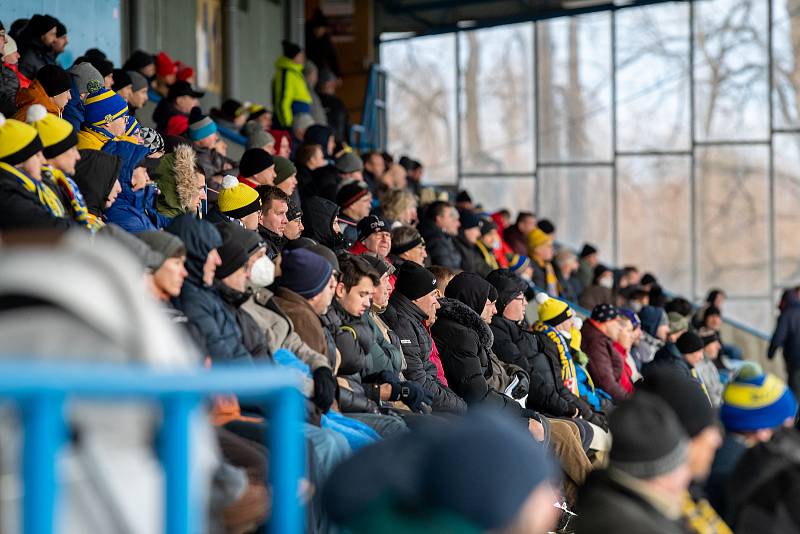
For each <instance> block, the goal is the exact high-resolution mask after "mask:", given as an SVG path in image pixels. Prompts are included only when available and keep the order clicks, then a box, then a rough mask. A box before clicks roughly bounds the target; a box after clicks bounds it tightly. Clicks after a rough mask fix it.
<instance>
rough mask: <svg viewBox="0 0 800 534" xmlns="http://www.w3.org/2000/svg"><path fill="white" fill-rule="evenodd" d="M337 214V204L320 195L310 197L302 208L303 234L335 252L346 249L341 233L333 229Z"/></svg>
mask: <svg viewBox="0 0 800 534" xmlns="http://www.w3.org/2000/svg"><path fill="white" fill-rule="evenodd" d="M338 215H339V206H337V205H336V204H335V203H334V202H331V201H330V200H327V199H324V198H322V197H311V198H310V199H308V201H306V207H304V208H303V227H304V230H303V236H305V237H310V238H311V239H313V240H314V241H316V242H317V243H319V244H320V245H325V246H326V247H328V248H329V249H331V250H333V251H334V252H335V253H337V254H338V253H339V252H340V251H342V250H346V249H347V243H345V242H344V238H343V237H342V234H339V233H335V232H334V231H333V223H334V221H335V220H336V217H337V216H338Z"/></svg>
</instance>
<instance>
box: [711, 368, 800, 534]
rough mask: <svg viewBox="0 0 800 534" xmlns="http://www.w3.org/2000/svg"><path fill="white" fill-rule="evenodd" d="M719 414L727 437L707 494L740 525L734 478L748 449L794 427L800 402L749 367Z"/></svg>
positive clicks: (781, 385)
mask: <svg viewBox="0 0 800 534" xmlns="http://www.w3.org/2000/svg"><path fill="white" fill-rule="evenodd" d="M719 415H720V420H721V421H722V425H723V426H724V427H725V438H724V439H723V441H722V446H721V447H720V448H719V450H718V451H717V454H716V456H714V463H713V464H712V466H711V474H710V475H709V477H708V483H707V484H706V492H707V493H708V500H709V502H710V503H711V505H712V506H713V507H714V509H715V510H716V511H717V513H719V515H720V516H722V518H723V519H724V520H725V521H726V522H727V523H728V524H729V525H734V526H736V515H737V510H736V508H735V502H734V499H733V495H734V490H735V487H734V484H735V483H736V482H737V480H736V479H734V478H733V476H734V473H735V472H736V470H737V466H738V465H741V461H742V459H743V457H745V455H746V453H747V450H748V449H751V448H753V447H755V446H756V445H758V444H759V443H767V442H769V441H770V440H771V439H772V438H773V436H774V435H775V433H776V432H777V431H778V430H779V429H780V428H781V427H790V426H792V425H793V424H794V419H795V416H796V415H797V400H796V399H795V397H794V395H793V394H792V391H791V390H790V389H789V388H788V387H786V384H785V383H783V382H782V381H781V380H780V379H779V378H778V377H776V376H774V375H771V374H764V373H763V371H761V369H760V368H758V367H757V366H756V365H753V364H747V365H745V366H744V367H742V368H741V370H740V371H739V374H738V375H737V376H736V378H735V379H734V380H733V382H731V383H729V384H728V386H727V387H726V388H725V392H724V393H723V395H722V408H721V409H720V414H719ZM743 467H744V466H743ZM742 489H744V488H742ZM735 494H738V495H741V494H740V493H739V492H738V491H736V492H735ZM762 517H766V516H764V515H762ZM762 524H763V523H762Z"/></svg>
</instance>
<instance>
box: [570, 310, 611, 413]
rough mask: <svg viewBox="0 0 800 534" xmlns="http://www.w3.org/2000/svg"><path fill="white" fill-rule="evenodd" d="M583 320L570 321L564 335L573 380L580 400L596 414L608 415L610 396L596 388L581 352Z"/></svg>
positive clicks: (587, 359)
mask: <svg viewBox="0 0 800 534" xmlns="http://www.w3.org/2000/svg"><path fill="white" fill-rule="evenodd" d="M581 328H583V320H582V319H581V318H580V317H574V318H573V319H572V329H571V330H570V331H569V334H568V335H567V333H566V332H565V333H564V337H569V346H570V349H572V361H573V363H574V364H575V378H576V381H577V382H578V393H579V394H580V396H581V398H582V399H584V400H585V401H586V402H588V403H589V404H591V405H592V409H593V410H594V411H596V412H603V413H608V412H609V411H610V410H611V409H613V404H612V402H611V395H609V394H608V393H606V392H605V391H603V390H602V389H601V388H599V387H597V386H596V385H595V383H594V380H592V376H591V374H589V367H588V365H589V357H588V356H587V355H586V353H585V352H583V350H582V347H581V344H582V343H583V336H582V335H581Z"/></svg>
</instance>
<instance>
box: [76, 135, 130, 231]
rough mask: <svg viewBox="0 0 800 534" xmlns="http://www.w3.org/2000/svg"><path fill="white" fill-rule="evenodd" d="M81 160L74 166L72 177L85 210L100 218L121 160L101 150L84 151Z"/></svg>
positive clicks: (81, 152)
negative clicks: (78, 189) (84, 204)
mask: <svg viewBox="0 0 800 534" xmlns="http://www.w3.org/2000/svg"><path fill="white" fill-rule="evenodd" d="M80 154H81V159H80V160H79V161H78V163H76V164H75V176H73V177H72V179H73V180H75V183H76V184H78V187H79V188H80V190H81V194H82V195H83V201H84V202H85V203H86V209H87V210H89V213H90V214H92V215H93V216H95V217H101V216H102V215H103V213H104V212H105V210H106V201H107V200H108V195H109V194H110V193H111V189H112V188H113V187H114V182H115V181H116V180H117V177H118V176H119V171H120V167H121V166H122V160H121V159H120V158H119V157H117V156H115V155H113V154H108V153H106V152H103V151H101V150H90V149H84V150H81V151H80Z"/></svg>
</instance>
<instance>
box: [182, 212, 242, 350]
mask: <svg viewBox="0 0 800 534" xmlns="http://www.w3.org/2000/svg"><path fill="white" fill-rule="evenodd" d="M166 230H167V231H168V232H170V233H172V234H175V235H176V236H178V237H180V238H181V240H182V241H183V243H184V245H185V246H186V271H187V272H188V273H189V276H187V277H186V280H185V281H184V282H183V288H182V289H181V294H180V295H179V296H178V297H177V298H175V299H173V302H172V303H173V305H174V306H175V307H176V308H178V309H179V310H181V311H182V312H183V313H184V314H185V315H186V317H187V318H188V319H189V322H190V323H192V325H193V326H194V327H195V328H196V329H197V330H198V331H199V332H201V333H202V335H203V341H204V343H205V347H206V349H207V350H208V356H210V357H211V359H212V361H214V362H215V363H232V362H237V363H239V362H252V357H251V355H250V353H249V352H248V351H247V349H246V348H245V347H244V344H243V343H242V332H241V330H239V325H238V324H237V323H236V317H235V316H234V314H233V312H232V311H231V308H230V307H229V306H228V305H227V304H225V302H224V301H223V300H222V298H221V297H220V296H219V295H218V294H217V292H216V290H214V289H213V288H212V287H209V286H206V285H205V283H204V282H203V265H204V264H205V262H206V258H207V257H208V253H209V252H211V250H212V249H215V248H218V247H219V246H220V245H222V238H221V237H220V234H219V232H218V231H217V229H216V228H215V227H214V225H213V224H211V223H210V222H206V221H202V220H200V219H196V218H195V217H194V216H193V215H191V214H188V213H187V214H184V215H180V216H178V217H175V219H173V221H172V223H171V224H170V225H169V226H168V227H167V229H166Z"/></svg>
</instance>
